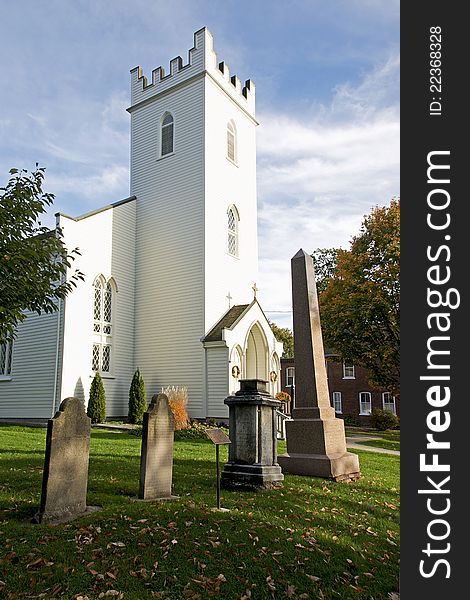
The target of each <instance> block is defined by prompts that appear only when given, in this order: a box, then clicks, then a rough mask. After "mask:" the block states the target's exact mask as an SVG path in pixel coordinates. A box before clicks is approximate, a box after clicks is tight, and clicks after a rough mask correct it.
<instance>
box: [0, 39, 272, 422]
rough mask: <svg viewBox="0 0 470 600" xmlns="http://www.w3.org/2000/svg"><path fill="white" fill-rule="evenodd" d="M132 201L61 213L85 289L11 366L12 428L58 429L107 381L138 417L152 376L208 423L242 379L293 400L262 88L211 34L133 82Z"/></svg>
mask: <svg viewBox="0 0 470 600" xmlns="http://www.w3.org/2000/svg"><path fill="white" fill-rule="evenodd" d="M128 112H129V113H130V116H131V148H130V196H129V197H128V198H126V199H124V200H121V201H119V202H115V203H113V204H111V205H108V206H104V207H102V208H98V209H97V210H95V211H93V212H90V213H87V214H85V215H81V216H78V217H72V216H68V215H64V214H61V213H58V214H57V215H56V218H57V224H58V225H59V227H61V228H62V230H63V234H64V241H65V244H66V246H67V248H69V249H72V248H75V247H78V248H79V250H80V252H81V256H80V257H77V259H76V260H75V261H74V263H73V265H72V268H73V269H75V268H79V269H80V270H81V271H82V272H83V273H84V274H85V281H84V282H79V284H78V287H77V288H76V289H75V290H74V291H73V292H72V293H71V294H70V295H69V296H68V297H67V298H66V300H65V301H64V302H61V303H60V306H59V310H58V311H57V312H55V313H53V314H41V315H37V314H35V313H31V314H29V315H28V317H27V319H26V320H25V321H24V322H23V323H22V324H20V325H19V327H18V336H17V338H16V339H15V340H14V342H13V343H12V344H4V345H3V346H2V348H1V353H0V417H2V418H50V417H51V416H52V415H54V414H55V412H56V410H57V409H58V406H59V404H60V402H61V401H62V400H63V399H64V398H67V397H69V396H76V397H79V398H82V399H83V400H84V402H85V403H86V402H87V401H88V395H89V388H90V384H91V381H92V379H93V376H94V374H95V372H99V373H100V374H101V377H102V378H103V382H104V386H105V390H106V403H107V415H108V417H120V416H126V415H127V410H128V394H129V386H130V384H131V380H132V376H133V374H134V371H135V369H136V368H139V369H140V371H141V373H142V375H143V377H144V380H145V384H146V389H147V394H148V399H149V400H150V397H151V396H152V395H153V394H155V393H157V392H159V391H160V390H161V389H162V387H166V386H171V385H175V386H184V387H186V388H187V389H188V396H189V401H188V412H189V414H190V415H191V416H192V417H195V418H210V417H214V418H224V417H227V416H228V410H227V407H226V406H225V404H224V399H225V398H226V397H227V396H228V395H229V394H231V393H234V392H235V391H236V390H237V389H238V388H239V381H240V379H254V378H258V379H263V380H266V381H268V382H269V390H270V392H271V393H272V394H275V393H276V392H278V391H279V390H280V356H281V353H282V344H281V343H280V342H278V341H277V340H276V339H275V337H274V335H273V333H272V331H271V328H270V326H269V323H268V320H267V318H266V316H265V314H264V312H263V310H262V309H261V307H260V305H259V303H258V301H257V299H256V291H257V289H256V284H255V282H256V281H257V279H258V247H257V246H258V244H257V198H256V136H255V132H256V126H257V124H258V123H257V121H256V117H255V87H254V84H253V82H251V81H250V80H247V81H246V82H245V85H244V86H242V85H241V83H240V80H239V78H238V77H237V76H236V75H233V76H231V75H230V73H229V69H228V67H227V65H226V64H225V63H224V62H219V61H218V59H217V56H216V54H215V52H214V49H213V39H212V35H211V33H210V32H209V31H208V29H207V28H203V29H201V30H199V31H197V32H196V33H195V34H194V45H193V47H192V48H191V49H190V50H189V55H188V60H187V62H186V63H185V62H184V61H183V60H182V59H181V57H179V56H178V57H176V58H174V59H172V60H171V61H170V71H169V73H168V74H165V72H164V70H163V68H162V67H159V68H157V69H155V70H153V71H152V77H151V80H148V79H147V78H146V77H145V76H144V75H143V73H142V70H141V68H140V67H136V68H135V69H133V70H132V71H131V106H130V108H128Z"/></svg>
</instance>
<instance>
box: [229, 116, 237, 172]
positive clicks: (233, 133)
mask: <svg viewBox="0 0 470 600" xmlns="http://www.w3.org/2000/svg"><path fill="white" fill-rule="evenodd" d="M227 158H229V159H230V160H231V161H233V162H234V163H236V162H237V130H236V129H235V124H234V123H233V122H232V121H229V122H228V123H227Z"/></svg>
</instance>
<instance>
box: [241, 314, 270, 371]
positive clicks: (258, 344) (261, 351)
mask: <svg viewBox="0 0 470 600" xmlns="http://www.w3.org/2000/svg"><path fill="white" fill-rule="evenodd" d="M268 363H269V351H268V344H267V341H266V337H265V335H264V333H263V330H262V329H261V327H260V326H259V325H258V323H255V324H254V325H253V326H252V327H251V329H250V331H249V333H248V336H247V340H246V364H245V378H246V379H262V380H264V381H268Z"/></svg>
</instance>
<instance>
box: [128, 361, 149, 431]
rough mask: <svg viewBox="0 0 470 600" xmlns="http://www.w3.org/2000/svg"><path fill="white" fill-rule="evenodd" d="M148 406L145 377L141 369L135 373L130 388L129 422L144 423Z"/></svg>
mask: <svg viewBox="0 0 470 600" xmlns="http://www.w3.org/2000/svg"><path fill="white" fill-rule="evenodd" d="M146 408H147V397H146V393H145V383H144V378H143V377H142V375H141V374H140V371H139V369H137V371H136V372H135V373H134V377H133V378H132V383H131V387H130V389H129V412H128V417H129V423H142V421H143V418H144V412H145V409H146Z"/></svg>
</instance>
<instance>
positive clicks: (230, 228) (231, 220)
mask: <svg viewBox="0 0 470 600" xmlns="http://www.w3.org/2000/svg"><path fill="white" fill-rule="evenodd" d="M238 221H239V217H238V211H237V209H236V208H235V207H234V206H231V207H230V208H229V209H228V213H227V235H228V238H227V251H228V253H229V254H231V255H232V256H238Z"/></svg>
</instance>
